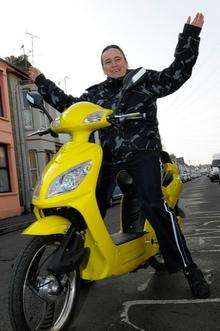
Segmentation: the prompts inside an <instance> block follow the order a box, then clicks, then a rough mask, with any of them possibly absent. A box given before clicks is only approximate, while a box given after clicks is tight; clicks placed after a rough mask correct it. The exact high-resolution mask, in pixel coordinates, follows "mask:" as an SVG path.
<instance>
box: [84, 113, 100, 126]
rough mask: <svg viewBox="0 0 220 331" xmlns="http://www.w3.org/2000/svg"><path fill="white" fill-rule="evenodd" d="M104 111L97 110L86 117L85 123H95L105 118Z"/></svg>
mask: <svg viewBox="0 0 220 331" xmlns="http://www.w3.org/2000/svg"><path fill="white" fill-rule="evenodd" d="M103 115H104V112H103V111H96V112H94V113H92V114H90V115H88V116H86V118H85V119H84V123H94V122H99V121H101V119H102V118H103Z"/></svg>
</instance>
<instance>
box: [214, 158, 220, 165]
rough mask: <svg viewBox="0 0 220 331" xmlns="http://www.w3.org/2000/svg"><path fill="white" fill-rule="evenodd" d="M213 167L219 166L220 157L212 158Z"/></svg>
mask: <svg viewBox="0 0 220 331" xmlns="http://www.w3.org/2000/svg"><path fill="white" fill-rule="evenodd" d="M212 166H213V167H220V159H219V160H212Z"/></svg>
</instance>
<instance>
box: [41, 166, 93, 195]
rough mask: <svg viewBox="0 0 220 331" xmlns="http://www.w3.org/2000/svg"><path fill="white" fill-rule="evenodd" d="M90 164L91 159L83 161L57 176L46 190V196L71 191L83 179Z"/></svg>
mask: <svg viewBox="0 0 220 331" xmlns="http://www.w3.org/2000/svg"><path fill="white" fill-rule="evenodd" d="M91 165H92V161H86V162H83V163H81V164H79V165H77V166H75V167H74V168H72V169H70V170H68V171H66V172H64V173H63V174H62V175H60V176H58V177H57V178H56V179H55V180H54V181H53V182H52V184H51V185H50V186H49V189H48V191H47V198H50V197H53V196H55V195H59V194H63V193H66V192H70V191H73V190H74V189H75V188H76V187H78V186H79V184H80V183H81V182H82V181H83V179H84V178H85V176H86V175H87V173H88V172H89V170H90V168H91Z"/></svg>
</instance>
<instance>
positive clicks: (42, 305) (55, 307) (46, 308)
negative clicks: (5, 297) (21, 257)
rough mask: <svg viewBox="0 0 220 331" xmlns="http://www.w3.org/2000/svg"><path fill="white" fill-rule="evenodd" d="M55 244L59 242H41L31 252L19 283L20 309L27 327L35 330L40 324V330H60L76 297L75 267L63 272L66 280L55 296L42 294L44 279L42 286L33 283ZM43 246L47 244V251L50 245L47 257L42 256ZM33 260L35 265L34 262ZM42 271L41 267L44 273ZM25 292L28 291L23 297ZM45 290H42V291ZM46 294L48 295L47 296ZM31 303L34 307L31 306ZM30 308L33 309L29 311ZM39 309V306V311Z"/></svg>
mask: <svg viewBox="0 0 220 331" xmlns="http://www.w3.org/2000/svg"><path fill="white" fill-rule="evenodd" d="M59 245H60V243H59V242H53V243H50V244H45V245H42V246H41V247H40V248H39V249H38V250H37V252H36V253H35V255H34V257H33V258H32V260H31V262H30V264H29V267H28V269H27V273H26V276H25V280H24V285H23V311H24V316H25V320H26V322H27V324H28V326H29V328H30V330H39V329H42V328H43V329H44V330H53V331H58V330H60V329H61V328H62V327H63V326H64V324H65V322H66V321H67V319H68V317H69V315H70V313H71V310H72V307H73V304H74V301H75V299H76V292H77V281H78V279H77V277H78V276H77V272H76V270H73V271H72V272H71V273H69V274H68V275H65V277H66V281H65V285H64V286H63V290H62V291H61V292H60V294H57V295H55V296H54V295H53V296H50V295H48V298H47V296H45V297H43V296H42V294H41V292H43V288H44V287H46V286H48V283H46V281H45V283H44V284H43V286H42V285H41V286H40V287H39V284H38V283H37V280H39V279H40V277H41V269H43V267H44V268H46V263H48V261H49V258H50V257H52V255H53V254H54V252H55V250H56V249H57V248H58V247H59ZM47 248H49V251H50V250H51V249H52V251H53V252H52V253H49V258H48V257H45V256H44V255H45V252H46V251H47ZM53 248H55V250H54V249H53ZM42 260H43V261H42ZM36 261H37V267H36V265H35V263H36ZM33 270H34V271H33ZM45 273H46V272H45V270H44V272H43V274H44V277H45ZM47 274H48V272H47ZM46 276H47V275H46ZM33 279H34V280H33ZM42 279H43V278H42ZM46 279H47V278H46ZM52 285H53V284H52ZM26 292H28V295H27V297H26ZM45 293H46V290H45V291H44V294H45ZM30 295H32V297H31V296H30ZM50 297H51V298H52V299H49V298H50ZM26 301H27V302H26ZM34 304H35V305H36V307H34ZM31 309H33V312H31ZM40 309H41V310H42V312H41V313H40Z"/></svg>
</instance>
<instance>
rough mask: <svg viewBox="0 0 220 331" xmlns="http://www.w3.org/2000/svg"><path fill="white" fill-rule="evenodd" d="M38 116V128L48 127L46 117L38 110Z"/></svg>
mask: <svg viewBox="0 0 220 331" xmlns="http://www.w3.org/2000/svg"><path fill="white" fill-rule="evenodd" d="M39 114H40V127H41V128H47V127H48V126H49V121H48V118H47V116H46V115H45V114H44V112H43V111H42V110H40V112H39Z"/></svg>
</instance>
